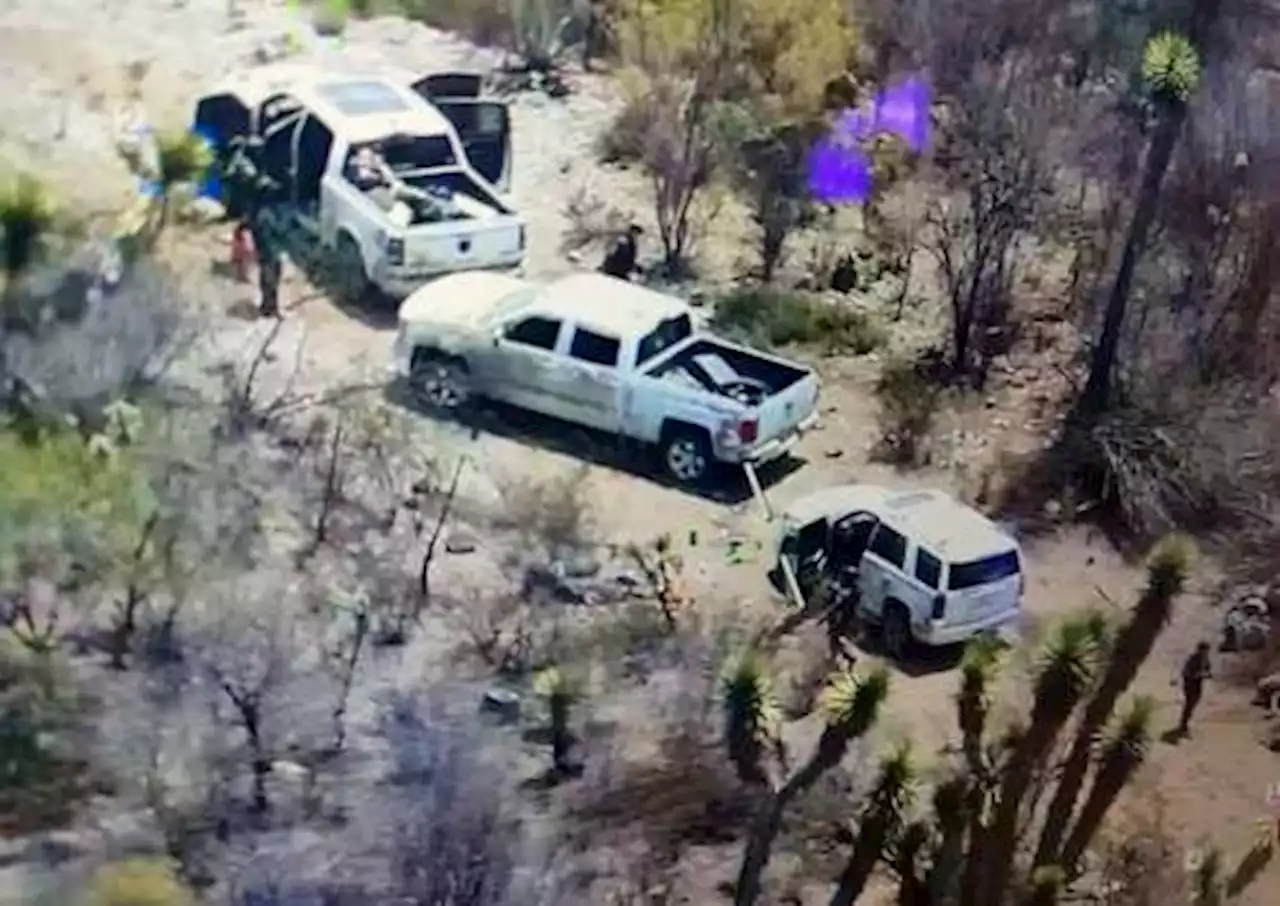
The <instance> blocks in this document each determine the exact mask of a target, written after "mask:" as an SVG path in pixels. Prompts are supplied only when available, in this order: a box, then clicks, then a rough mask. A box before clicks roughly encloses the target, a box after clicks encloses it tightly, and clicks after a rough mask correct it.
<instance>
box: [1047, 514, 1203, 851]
mask: <svg viewBox="0 0 1280 906" xmlns="http://www.w3.org/2000/svg"><path fill="white" fill-rule="evenodd" d="M1192 557H1193V549H1192V547H1191V545H1190V542H1189V541H1188V540H1187V539H1185V538H1183V537H1181V536H1170V537H1168V538H1166V539H1164V540H1163V541H1161V542H1160V543H1159V544H1157V545H1156V547H1155V548H1154V550H1153V551H1152V554H1151V557H1150V560H1149V561H1148V565H1147V586H1146V588H1145V590H1144V591H1143V593H1142V595H1141V597H1140V598H1139V599H1138V603H1137V606H1136V607H1135V608H1134V609H1133V611H1132V613H1131V614H1130V615H1129V619H1128V620H1127V621H1126V622H1125V623H1124V625H1123V626H1122V627H1121V628H1120V630H1119V632H1118V633H1117V634H1116V638H1115V642H1114V645H1113V647H1112V651H1111V656H1110V658H1109V659H1108V661H1107V664H1106V667H1105V669H1104V670H1103V671H1102V675H1101V678H1100V680H1099V682H1098V687H1097V689H1096V690H1095V691H1094V693H1093V695H1092V697H1091V698H1090V699H1089V702H1088V704H1087V705H1086V706H1085V711H1084V716H1083V717H1082V719H1081V721H1080V725H1079V726H1078V727H1077V729H1076V733H1075V738H1074V740H1073V742H1072V745H1071V749H1070V752H1069V753H1068V755H1067V760H1066V763H1065V764H1064V766H1063V768H1062V775H1061V777H1060V778H1059V780H1058V785H1057V789H1056V790H1055V792H1054V796H1053V798H1052V799H1051V800H1050V802H1049V809H1048V811H1047V812H1046V814H1045V819H1044V824H1043V830H1042V831H1041V834H1040V841H1039V843H1038V844H1037V847H1036V853H1035V863H1036V864H1037V865H1053V864H1057V863H1058V862H1059V860H1060V857H1061V854H1062V853H1061V846H1062V842H1063V840H1064V839H1065V838H1066V835H1067V824H1068V822H1070V820H1071V812H1072V809H1073V807H1074V806H1075V803H1076V800H1077V799H1078V797H1079V795H1080V788H1081V787H1082V786H1083V784H1084V780H1085V775H1086V773H1087V772H1088V770H1089V765H1090V762H1091V757H1092V753H1093V745H1094V741H1095V740H1096V739H1097V738H1098V736H1099V734H1100V733H1101V732H1102V729H1103V727H1104V725H1105V724H1106V722H1107V720H1108V719H1109V718H1110V715H1111V713H1112V711H1113V710H1114V709H1115V706H1116V702H1118V701H1119V700H1120V697H1121V696H1122V695H1124V693H1125V692H1126V691H1128V689H1129V687H1130V686H1131V685H1132V684H1133V681H1134V678H1135V677H1136V676H1137V674H1138V668H1139V667H1140V666H1141V665H1142V663H1143V662H1144V661H1146V659H1147V657H1148V656H1149V655H1150V654H1151V651H1152V649H1153V648H1154V647H1155V643H1156V639H1157V638H1158V637H1159V635H1160V633H1161V632H1162V631H1163V630H1164V628H1165V626H1167V625H1168V623H1169V617H1170V612H1171V610H1172V607H1173V602H1174V600H1175V599H1176V598H1177V596H1178V595H1179V594H1181V592H1182V589H1183V587H1184V585H1185V584H1186V581H1187V575H1188V573H1189V571H1190V569H1191V563H1192Z"/></svg>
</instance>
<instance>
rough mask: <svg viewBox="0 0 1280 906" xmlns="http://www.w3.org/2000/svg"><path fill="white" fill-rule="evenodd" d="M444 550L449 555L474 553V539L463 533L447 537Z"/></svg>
mask: <svg viewBox="0 0 1280 906" xmlns="http://www.w3.org/2000/svg"><path fill="white" fill-rule="evenodd" d="M444 549H445V551H446V552H447V553H450V554H470V553H474V552H475V549H476V539H475V538H473V537H471V536H470V535H468V534H466V533H465V532H458V533H455V534H452V535H450V536H449V540H448V541H446V542H445V543H444Z"/></svg>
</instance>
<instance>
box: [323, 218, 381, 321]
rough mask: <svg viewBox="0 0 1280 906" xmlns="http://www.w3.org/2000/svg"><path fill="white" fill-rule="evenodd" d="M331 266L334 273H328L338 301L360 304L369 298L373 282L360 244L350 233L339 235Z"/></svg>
mask: <svg viewBox="0 0 1280 906" xmlns="http://www.w3.org/2000/svg"><path fill="white" fill-rule="evenodd" d="M331 266H332V273H331V274H329V275H328V277H329V279H328V282H329V283H330V284H331V285H332V287H333V292H334V295H336V296H337V297H338V301H340V302H345V303H347V304H349V305H359V304H360V303H362V302H365V301H366V300H367V299H368V298H369V296H370V293H371V290H372V289H373V284H372V283H370V282H369V275H368V273H367V272H366V271H365V269H364V257H363V256H362V255H361V254H360V246H358V245H357V244H356V241H355V240H354V239H352V238H351V236H350V235H349V234H347V233H342V234H341V235H339V236H338V244H337V245H336V246H335V247H334V250H333V261H332V263H331Z"/></svg>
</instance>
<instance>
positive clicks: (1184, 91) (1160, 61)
mask: <svg viewBox="0 0 1280 906" xmlns="http://www.w3.org/2000/svg"><path fill="white" fill-rule="evenodd" d="M1142 79H1143V81H1144V82H1146V83H1147V87H1148V88H1149V89H1150V91H1151V92H1152V93H1153V94H1155V95H1158V96H1162V97H1169V98H1176V99H1177V100H1179V101H1186V100H1187V98H1189V97H1190V96H1191V94H1192V93H1193V92H1194V91H1195V90H1196V87H1197V86H1198V85H1199V84H1200V55H1199V54H1198V53H1197V52H1196V49H1195V47H1194V46H1193V45H1192V43H1191V42H1190V41H1188V40H1187V39H1186V37H1185V36H1183V35H1180V34H1178V33H1177V32H1173V31H1165V32H1161V33H1160V34H1158V35H1156V36H1154V37H1153V38H1151V40H1149V41H1148V42H1147V46H1146V48H1145V49H1144V50H1143V53H1142Z"/></svg>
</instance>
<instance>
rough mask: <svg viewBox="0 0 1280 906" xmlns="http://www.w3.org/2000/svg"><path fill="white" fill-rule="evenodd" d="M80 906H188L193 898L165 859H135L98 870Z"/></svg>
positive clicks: (192, 901) (175, 870)
mask: <svg viewBox="0 0 1280 906" xmlns="http://www.w3.org/2000/svg"><path fill="white" fill-rule="evenodd" d="M81 902H82V906H191V904H192V903H194V902H195V899H194V897H193V896H192V894H191V891H189V890H188V889H187V888H186V887H185V886H184V885H183V883H182V881H181V880H180V879H179V877H178V872H177V869H176V867H175V866H173V865H172V864H170V863H169V862H168V860H165V859H155V858H134V859H126V860H124V861H122V862H113V863H111V864H109V865H105V866H103V867H102V868H100V869H98V870H97V871H96V872H95V873H94V875H93V877H92V878H91V879H90V881H89V884H88V885H87V887H86V889H85V892H84V895H83V898H82V901H81Z"/></svg>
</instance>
